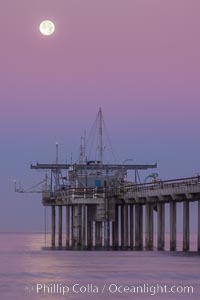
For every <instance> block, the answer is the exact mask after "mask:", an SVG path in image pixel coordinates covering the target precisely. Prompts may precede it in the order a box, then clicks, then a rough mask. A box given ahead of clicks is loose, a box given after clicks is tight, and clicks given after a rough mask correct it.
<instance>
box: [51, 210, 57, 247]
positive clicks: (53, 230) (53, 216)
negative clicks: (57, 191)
mask: <svg viewBox="0 0 200 300" xmlns="http://www.w3.org/2000/svg"><path fill="white" fill-rule="evenodd" d="M55 236H56V207H55V205H52V207H51V247H55V240H56V239H55Z"/></svg>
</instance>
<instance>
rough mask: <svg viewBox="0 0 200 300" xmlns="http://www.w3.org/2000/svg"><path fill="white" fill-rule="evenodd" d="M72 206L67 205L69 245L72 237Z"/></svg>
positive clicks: (70, 245)
mask: <svg viewBox="0 0 200 300" xmlns="http://www.w3.org/2000/svg"><path fill="white" fill-rule="evenodd" d="M72 216H73V207H72V205H70V206H69V247H72V237H73V230H72V229H73V218H72Z"/></svg>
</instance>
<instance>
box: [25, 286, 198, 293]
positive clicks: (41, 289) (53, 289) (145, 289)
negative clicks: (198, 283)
mask: <svg viewBox="0 0 200 300" xmlns="http://www.w3.org/2000/svg"><path fill="white" fill-rule="evenodd" d="M25 291H26V292H28V293H36V294H49V295H62V296H66V295H68V294H79V295H80V296H81V294H115V295H117V294H118V295H123V294H137V295H140V294H141V295H142V294H146V295H150V296H155V295H158V294H172V295H174V294H179V295H180V294H186V295H189V294H193V293H194V287H193V286H190V285H165V284H163V285H161V284H148V283H144V284H137V285H134V284H132V285H126V284H118V283H105V284H104V285H98V284H93V283H88V284H84V285H83V284H80V283H74V284H72V285H67V284H63V283H48V284H47V283H37V284H35V285H32V284H28V285H27V286H26V287H25Z"/></svg>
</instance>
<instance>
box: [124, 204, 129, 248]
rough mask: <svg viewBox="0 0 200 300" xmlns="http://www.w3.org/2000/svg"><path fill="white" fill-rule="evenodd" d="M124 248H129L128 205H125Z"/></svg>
mask: <svg viewBox="0 0 200 300" xmlns="http://www.w3.org/2000/svg"><path fill="white" fill-rule="evenodd" d="M123 247H124V248H127V247H128V205H127V204H124V205H123Z"/></svg>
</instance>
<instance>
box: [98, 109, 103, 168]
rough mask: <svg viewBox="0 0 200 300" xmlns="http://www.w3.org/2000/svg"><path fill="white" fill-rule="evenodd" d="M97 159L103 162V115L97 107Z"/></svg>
mask: <svg viewBox="0 0 200 300" xmlns="http://www.w3.org/2000/svg"><path fill="white" fill-rule="evenodd" d="M99 161H100V163H101V164H102V163H103V116H102V111H101V108H99Z"/></svg>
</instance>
